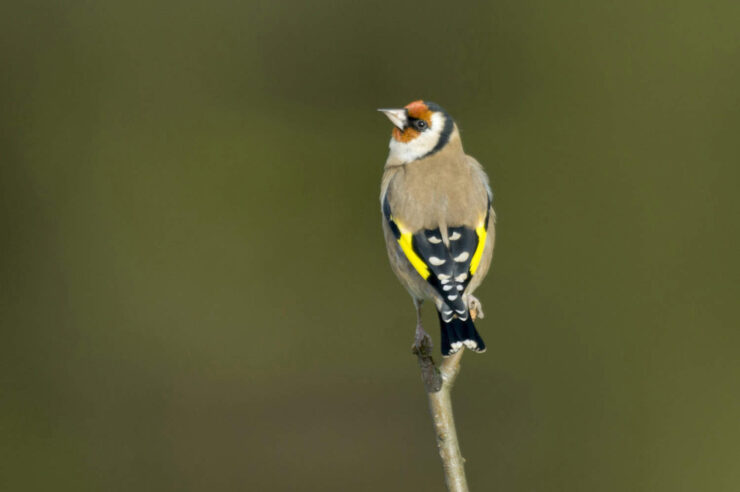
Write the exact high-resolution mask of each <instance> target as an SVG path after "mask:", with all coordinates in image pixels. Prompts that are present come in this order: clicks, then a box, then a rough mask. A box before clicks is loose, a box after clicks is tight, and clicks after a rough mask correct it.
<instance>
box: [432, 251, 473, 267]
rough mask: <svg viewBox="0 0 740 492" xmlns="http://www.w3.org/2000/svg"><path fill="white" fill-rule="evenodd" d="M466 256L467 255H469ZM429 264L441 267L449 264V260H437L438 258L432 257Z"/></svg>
mask: <svg viewBox="0 0 740 492" xmlns="http://www.w3.org/2000/svg"><path fill="white" fill-rule="evenodd" d="M465 254H466V255H467V253H465ZM465 258H467V256H466V257H465ZM456 261H457V260H456ZM463 261H464V260H463ZM429 263H431V264H432V265H434V266H439V265H444V264H445V263H447V260H443V259H442V258H437V257H436V256H430V257H429Z"/></svg>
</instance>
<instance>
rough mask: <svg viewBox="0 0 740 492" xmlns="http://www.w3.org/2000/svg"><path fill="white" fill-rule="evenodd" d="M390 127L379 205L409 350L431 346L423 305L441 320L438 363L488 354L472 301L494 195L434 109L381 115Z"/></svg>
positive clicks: (486, 251)
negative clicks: (410, 332)
mask: <svg viewBox="0 0 740 492" xmlns="http://www.w3.org/2000/svg"><path fill="white" fill-rule="evenodd" d="M379 111H381V112H383V113H384V114H385V115H386V116H387V117H388V119H390V120H391V122H392V123H393V125H394V128H393V133H392V137H391V140H390V145H389V147H390V152H389V154H388V159H387V161H386V163H385V171H384V174H383V180H382V183H381V191H380V203H381V210H382V214H383V233H384V235H385V240H386V246H387V249H388V257H389V259H390V263H391V267H392V269H393V271H394V272H395V274H396V275H397V276H398V278H399V280H400V281H401V283H402V284H403V286H404V287H405V288H406V289H407V290H408V291H409V293H410V294H411V297H412V298H413V301H414V305H415V306H416V317H417V324H416V336H415V339H414V345H415V347H420V345H421V344H422V342H426V343H431V339H430V338H429V335H428V334H427V333H426V332H425V331H424V328H423V327H422V324H421V305H422V302H423V301H424V300H425V299H431V300H432V301H433V302H434V305H435V306H436V308H437V314H438V316H439V323H440V328H441V331H442V336H441V345H442V347H441V349H442V355H443V356H445V357H447V356H449V355H452V354H454V353H456V352H458V351H459V350H460V349H462V348H463V347H467V348H469V349H471V350H473V351H476V352H483V351H485V350H486V345H485V343H483V339H482V338H481V337H480V335H479V334H478V331H477V330H476V329H475V325H474V324H473V319H474V318H476V317H480V318H482V317H483V311H482V308H481V304H480V302H479V301H478V299H476V298H475V297H474V296H473V291H475V289H476V288H477V287H478V286H479V285H480V283H481V282H482V281H483V278H484V277H485V276H486V273H487V272H488V268H489V267H490V265H491V258H492V256H493V243H494V237H495V231H494V222H495V214H494V211H493V207H492V201H493V193H492V192H491V187H490V185H489V181H488V176H487V175H486V173H485V171H484V170H483V167H482V166H481V165H480V164H479V163H478V161H476V160H475V159H474V158H473V157H471V156H469V155H466V154H465V152H464V151H463V147H462V141H461V140H460V132H459V131H458V128H457V125H456V124H455V122H454V120H453V119H452V118H451V117H450V115H449V114H447V112H446V111H445V110H444V109H442V108H441V107H440V106H438V105H437V104H434V103H432V102H427V101H414V102H412V103H410V104H408V105H407V106H405V107H404V108H401V109H380V110H379Z"/></svg>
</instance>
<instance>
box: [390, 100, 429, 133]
mask: <svg viewBox="0 0 740 492" xmlns="http://www.w3.org/2000/svg"><path fill="white" fill-rule="evenodd" d="M405 109H406V110H407V111H408V114H409V116H410V117H411V118H415V119H417V120H424V121H426V122H427V125H428V126H430V127H431V126H432V112H431V111H430V110H429V108H428V107H427V105H426V104H424V101H422V100H421V99H420V100H418V101H414V102H412V103H409V104H407V105H406V106H405ZM419 135H420V133H419V131H418V130H416V129H414V128H411V127H410V126H408V127H406V128H405V129H404V130H403V131H401V130H400V129H398V128H393V138H394V139H396V140H397V141H399V142H403V143H406V142H410V141H412V140H413V139H415V138H416V137H418V136H419Z"/></svg>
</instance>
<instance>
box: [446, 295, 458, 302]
mask: <svg viewBox="0 0 740 492" xmlns="http://www.w3.org/2000/svg"><path fill="white" fill-rule="evenodd" d="M447 299H449V300H451V301H454V300H455V299H457V294H455V295H452V294H450V295H449V296H447Z"/></svg>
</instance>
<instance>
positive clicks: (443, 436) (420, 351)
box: [414, 342, 468, 492]
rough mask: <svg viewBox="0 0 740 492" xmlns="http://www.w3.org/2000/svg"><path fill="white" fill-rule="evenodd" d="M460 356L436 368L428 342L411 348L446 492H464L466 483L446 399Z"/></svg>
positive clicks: (455, 355) (447, 398)
mask: <svg viewBox="0 0 740 492" xmlns="http://www.w3.org/2000/svg"><path fill="white" fill-rule="evenodd" d="M463 352H464V350H460V351H459V352H457V353H456V354H454V355H451V356H450V357H448V358H446V359H444V360H443V361H442V364H440V367H439V368H437V367H436V365H435V364H434V360H433V359H432V347H431V342H430V343H423V344H421V346H420V347H416V348H414V353H415V354H416V356H417V358H418V360H419V367H420V368H421V379H422V381H423V382H424V388H425V389H426V392H427V397H428V398H429V410H430V411H431V413H432V420H433V421H434V432H435V434H436V437H437V448H438V450H439V456H440V458H442V468H443V469H444V473H445V482H446V483H447V490H448V491H449V492H468V483H467V480H466V479H465V466H464V464H465V458H463V457H462V454H461V453H460V443H459V442H458V440H457V431H456V430H455V417H454V415H453V414H452V400H451V397H450V391H451V390H452V386H453V385H454V384H455V378H457V375H458V373H459V372H460V359H461V358H462V354H463Z"/></svg>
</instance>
